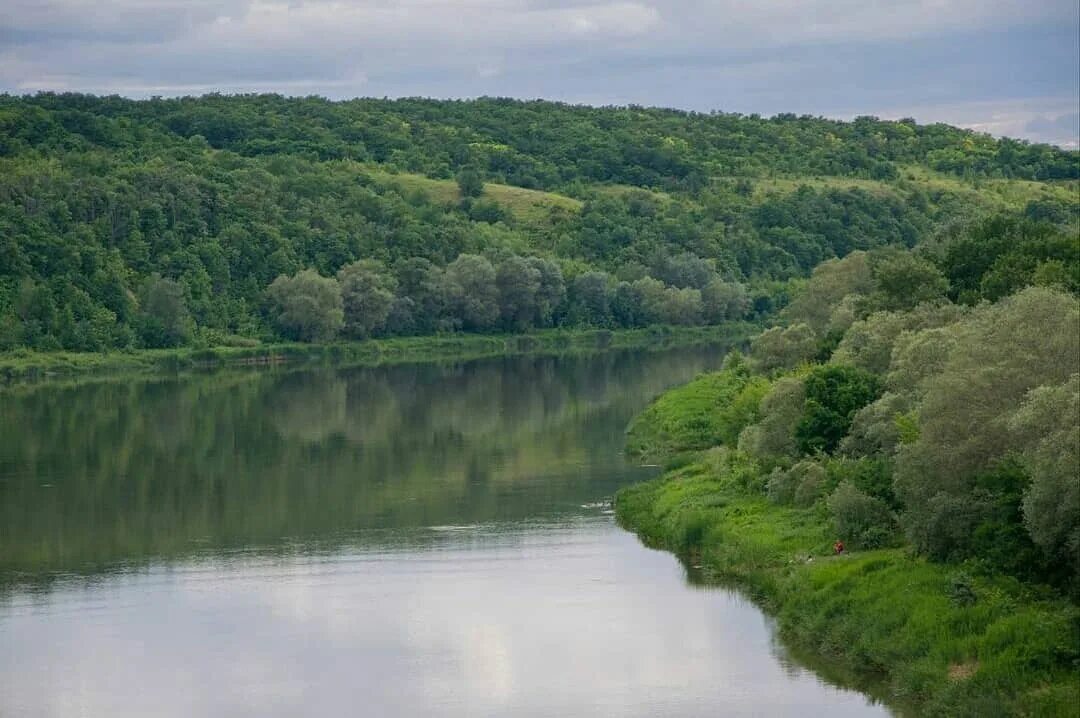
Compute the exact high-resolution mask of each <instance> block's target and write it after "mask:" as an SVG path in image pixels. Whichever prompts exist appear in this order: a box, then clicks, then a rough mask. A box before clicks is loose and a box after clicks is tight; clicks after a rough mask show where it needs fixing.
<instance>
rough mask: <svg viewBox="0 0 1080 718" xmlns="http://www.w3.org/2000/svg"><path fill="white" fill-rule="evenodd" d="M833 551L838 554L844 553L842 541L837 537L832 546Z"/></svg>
mask: <svg viewBox="0 0 1080 718" xmlns="http://www.w3.org/2000/svg"><path fill="white" fill-rule="evenodd" d="M832 550H833V553H835V554H837V555H840V554H842V553H844V542H843V541H840V540H839V539H837V541H836V543H834V544H833V546H832Z"/></svg>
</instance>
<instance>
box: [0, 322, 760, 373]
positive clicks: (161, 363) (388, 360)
mask: <svg viewBox="0 0 1080 718" xmlns="http://www.w3.org/2000/svg"><path fill="white" fill-rule="evenodd" d="M752 331H753V327H752V326H751V325H746V324H727V325H720V326H712V327H651V328H649V329H632V330H619V331H607V330H602V329H597V330H573V331H557V330H552V331H544V332H536V333H532V334H520V335H481V334H453V335H442V336H427V337H401V338H394V339H375V340H370V341H365V342H351V343H339V344H258V345H253V346H228V347H214V348H207V349H193V348H180V349H159V350H142V351H132V352H111V353H102V354H95V353H73V352H55V353H41V352H33V351H27V350H16V351H13V352H7V353H0V382H21V381H41V380H48V379H51V378H66V377H73V376H80V375H105V374H121V373H175V372H179V371H187V370H194V369H208V368H215V367H226V366H243V365H260V364H279V363H292V364H304V363H311V364H317V363H333V364H340V365H379V364H394V363H409V362H422V361H439V360H449V359H478V358H483V357H491V356H509V355H515V354H530V353H545V354H553V353H562V352H575V351H595V350H602V349H628V348H650V347H672V346H680V345H692V344H703V343H712V342H721V341H729V340H731V341H741V340H744V339H745V338H746V337H748V336H749V335H750V333H751V332H752Z"/></svg>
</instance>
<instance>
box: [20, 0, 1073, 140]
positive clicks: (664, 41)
mask: <svg viewBox="0 0 1080 718" xmlns="http://www.w3.org/2000/svg"><path fill="white" fill-rule="evenodd" d="M41 90H51V91H73V92H91V93H98V94H120V95H125V96H129V97H149V96H154V95H160V96H172V95H197V94H203V93H207V92H222V93H236V92H278V93H282V94H287V95H323V96H326V97H331V98H349V97H358V96H368V97H401V96H425V97H439V98H446V97H476V96H481V95H489V96H506V97H517V98H526V99H531V98H544V99H554V100H563V101H567V102H574V103H585V104H591V105H608V104H640V105H650V106H664V107H677V108H681V109H687V110H700V111H711V110H720V111H724V112H742V113H747V114H749V113H759V114H762V115H772V114H776V113H780V112H794V113H796V114H813V115H824V116H827V117H836V118H841V119H848V118H852V117H855V116H858V115H876V116H878V117H882V118H900V117H914V118H916V119H917V120H919V121H920V122H947V123H949V124H954V125H959V126H962V127H969V128H972V129H976V130H979V131H983V132H989V133H991V134H994V135H1007V136H1010V137H1020V138H1024V139H1029V140H1032V141H1039V142H1051V143H1054V144H1058V145H1061V146H1065V147H1071V148H1075V147H1077V146H1078V144H1080V137H1078V136H1080V3H1078V2H1077V0H3V1H2V3H0V92H9V93H15V94H24V93H33V92H37V91H41Z"/></svg>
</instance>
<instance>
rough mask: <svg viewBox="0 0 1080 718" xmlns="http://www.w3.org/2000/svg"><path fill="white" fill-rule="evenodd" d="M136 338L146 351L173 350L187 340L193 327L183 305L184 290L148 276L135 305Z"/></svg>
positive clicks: (175, 283) (175, 284)
mask: <svg viewBox="0 0 1080 718" xmlns="http://www.w3.org/2000/svg"><path fill="white" fill-rule="evenodd" d="M139 314H140V322H139V336H140V338H141V339H142V342H143V345H144V346H146V347H150V348H161V347H175V346H181V345H183V344H186V343H188V342H189V341H190V340H191V335H192V331H193V329H194V323H193V322H192V320H191V314H189V313H188V310H187V304H186V303H185V301H184V288H183V287H182V286H181V285H180V284H179V283H178V282H174V281H173V280H171V279H162V278H161V277H160V276H158V275H156V274H155V275H152V276H151V277H150V279H149V281H147V283H146V285H145V286H144V287H143V291H142V298H141V300H140V302H139Z"/></svg>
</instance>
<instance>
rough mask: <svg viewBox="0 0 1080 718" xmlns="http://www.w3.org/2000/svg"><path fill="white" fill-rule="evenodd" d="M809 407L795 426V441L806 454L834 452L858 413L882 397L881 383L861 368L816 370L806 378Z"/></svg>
mask: <svg viewBox="0 0 1080 718" xmlns="http://www.w3.org/2000/svg"><path fill="white" fill-rule="evenodd" d="M803 387H804V390H805V392H806V404H805V407H804V408H803V413H802V417H801V418H800V419H799V423H798V424H797V425H796V427H795V442H796V446H797V447H798V449H799V451H801V452H803V453H805V454H811V453H816V452H825V453H831V452H832V451H833V450H835V449H836V447H837V446H839V445H840V441H841V439H843V438H844V437H845V436H846V435H847V433H848V429H850V428H851V422H852V420H853V419H854V418H855V413H856V412H857V411H859V410H860V409H862V408H863V407H864V406H866V405H867V404H869V403H870V402H872V401H874V400H875V399H877V398H878V395H879V394H880V393H881V388H880V382H879V381H878V379H877V377H876V376H874V375H873V374H871V373H870V372H868V371H866V370H863V369H859V368H858V367H852V366H843V365H837V364H832V365H826V366H823V367H816V368H814V369H813V370H811V371H810V373H809V374H807V375H806V377H805V378H804V379H803Z"/></svg>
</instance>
